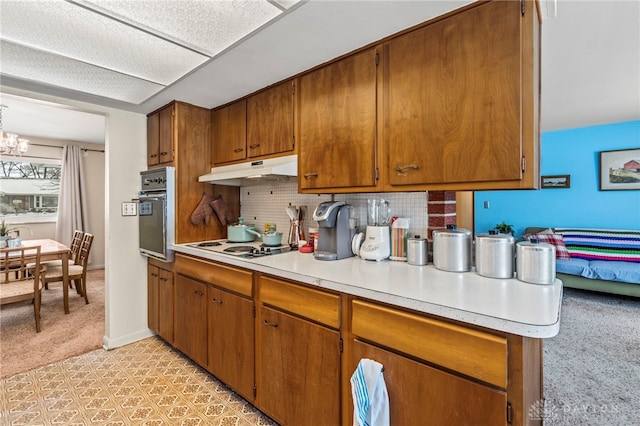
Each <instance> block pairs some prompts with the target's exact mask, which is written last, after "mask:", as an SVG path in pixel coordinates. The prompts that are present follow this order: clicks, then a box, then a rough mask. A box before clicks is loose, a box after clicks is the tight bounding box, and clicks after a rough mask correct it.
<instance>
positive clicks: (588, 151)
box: [474, 120, 640, 236]
mask: <svg viewBox="0 0 640 426" xmlns="http://www.w3.org/2000/svg"><path fill="white" fill-rule="evenodd" d="M628 148H640V120H639V121H629V122H624V123H616V124H607V125H602V126H592V127H585V128H579V129H571V130H561V131H555V132H546V133H543V134H542V136H541V154H540V155H541V164H540V173H541V175H543V176H545V175H571V187H570V188H553V189H541V190H518V191H477V192H476V193H475V197H474V200H475V201H474V202H475V206H474V208H475V211H474V213H475V232H476V234H480V233H486V232H487V231H488V230H489V229H492V228H493V227H495V225H496V224H497V223H500V222H502V221H503V220H504V221H506V222H507V223H508V224H512V225H513V227H514V230H515V232H516V236H520V235H521V234H522V233H523V232H524V229H525V228H526V227H527V226H548V227H569V226H575V227H580V228H617V229H640V190H626V191H600V190H599V189H598V188H599V186H600V185H599V179H600V178H599V167H600V159H599V152H600V151H612V150H617V149H628ZM638 160H640V159H638ZM484 201H488V202H489V208H488V209H485V208H484V207H483V205H484Z"/></svg>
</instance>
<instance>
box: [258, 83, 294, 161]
mask: <svg viewBox="0 0 640 426" xmlns="http://www.w3.org/2000/svg"><path fill="white" fill-rule="evenodd" d="M293 148H294V142H293V82H292V81H288V82H285V83H282V84H279V85H277V86H274V87H272V88H270V89H267V90H265V91H262V92H260V93H258V94H256V95H254V96H251V97H250V98H248V99H247V156H248V157H259V156H263V155H271V154H279V153H284V152H287V151H293Z"/></svg>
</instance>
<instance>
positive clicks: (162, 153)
mask: <svg viewBox="0 0 640 426" xmlns="http://www.w3.org/2000/svg"><path fill="white" fill-rule="evenodd" d="M167 154H168V152H165V151H163V152H161V153H160V155H167Z"/></svg>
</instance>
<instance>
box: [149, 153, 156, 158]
mask: <svg viewBox="0 0 640 426" xmlns="http://www.w3.org/2000/svg"><path fill="white" fill-rule="evenodd" d="M157 156H158V154H151V155H150V156H149V157H151V158H156V157H157Z"/></svg>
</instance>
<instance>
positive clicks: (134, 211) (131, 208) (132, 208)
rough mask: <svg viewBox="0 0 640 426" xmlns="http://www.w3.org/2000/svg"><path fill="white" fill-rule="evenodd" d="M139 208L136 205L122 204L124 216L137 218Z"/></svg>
mask: <svg viewBox="0 0 640 426" xmlns="http://www.w3.org/2000/svg"><path fill="white" fill-rule="evenodd" d="M137 207H138V206H137V204H136V203H122V216H137V215H138V208H137Z"/></svg>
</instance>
